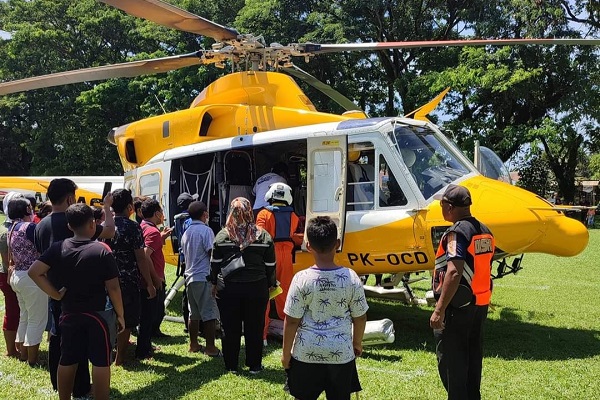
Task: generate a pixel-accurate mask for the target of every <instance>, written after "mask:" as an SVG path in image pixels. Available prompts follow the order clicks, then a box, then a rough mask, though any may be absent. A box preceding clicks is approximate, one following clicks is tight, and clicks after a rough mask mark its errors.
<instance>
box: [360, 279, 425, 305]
mask: <svg viewBox="0 0 600 400" xmlns="http://www.w3.org/2000/svg"><path fill="white" fill-rule="evenodd" d="M425 279H428V278H426V277H423V276H421V277H417V278H414V279H411V278H410V274H409V273H406V274H395V275H392V277H391V278H387V279H386V280H384V282H383V285H382V286H370V285H363V288H364V290H365V294H366V295H367V296H369V297H376V298H380V299H388V300H399V301H401V302H403V303H405V304H415V305H432V304H435V299H433V294H431V295H430V293H429V292H427V294H426V296H425V298H424V299H423V298H419V297H417V296H415V294H414V292H413V290H412V289H411V287H410V285H411V284H413V283H415V282H419V281H422V280H425ZM398 284H402V286H401V287H397V285H398Z"/></svg>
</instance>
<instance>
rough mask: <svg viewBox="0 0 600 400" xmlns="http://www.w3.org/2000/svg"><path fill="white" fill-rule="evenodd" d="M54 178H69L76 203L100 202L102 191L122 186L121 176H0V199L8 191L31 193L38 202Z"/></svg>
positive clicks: (92, 204) (41, 200)
mask: <svg viewBox="0 0 600 400" xmlns="http://www.w3.org/2000/svg"><path fill="white" fill-rule="evenodd" d="M54 178H67V179H71V180H72V181H73V182H75V184H76V185H77V187H78V189H77V191H76V192H75V197H76V199H77V202H78V203H85V204H88V205H90V206H96V205H100V204H102V199H103V197H102V193H103V192H106V191H107V190H115V189H119V188H122V187H123V177H122V176H0V200H2V199H3V198H4V196H5V195H6V194H7V193H8V192H19V193H23V194H31V195H33V196H34V197H35V199H36V201H37V203H38V204H40V203H42V202H44V201H46V200H48V197H47V195H46V191H47V190H48V185H50V181H51V180H52V179H54Z"/></svg>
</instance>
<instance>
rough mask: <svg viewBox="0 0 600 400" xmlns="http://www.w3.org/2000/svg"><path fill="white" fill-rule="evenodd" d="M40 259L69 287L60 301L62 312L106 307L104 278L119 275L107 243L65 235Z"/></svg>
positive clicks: (105, 279) (59, 280)
mask: <svg viewBox="0 0 600 400" xmlns="http://www.w3.org/2000/svg"><path fill="white" fill-rule="evenodd" d="M39 260H40V261H41V262H43V263H44V264H47V265H49V266H50V271H49V272H52V275H53V276H55V277H56V278H57V280H58V282H62V286H64V287H66V288H67V291H66V293H65V295H64V297H63V298H62V302H61V303H62V311H63V312H84V311H104V309H105V306H106V290H105V285H104V282H105V281H108V280H110V279H113V278H117V277H118V276H119V271H118V270H117V263H116V261H115V258H114V256H113V255H112V251H111V250H110V248H109V247H108V245H107V244H106V243H101V242H96V241H91V240H84V241H78V240H75V239H72V238H70V239H66V240H64V241H62V242H57V243H53V244H52V245H51V246H50V248H49V249H48V250H46V251H45V252H44V253H43V254H42V255H41V256H40V258H39ZM57 289H60V287H57Z"/></svg>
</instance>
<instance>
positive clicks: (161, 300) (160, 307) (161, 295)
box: [151, 282, 167, 336]
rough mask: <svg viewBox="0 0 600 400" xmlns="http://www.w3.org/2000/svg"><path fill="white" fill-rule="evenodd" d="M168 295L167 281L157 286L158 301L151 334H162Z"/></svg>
mask: <svg viewBox="0 0 600 400" xmlns="http://www.w3.org/2000/svg"><path fill="white" fill-rule="evenodd" d="M166 297H167V283H166V282H163V284H162V287H160V288H156V303H155V304H154V316H153V317H152V318H153V320H152V327H151V334H152V336H156V335H159V334H160V324H161V323H162V321H163V318H164V317H165V298H166Z"/></svg>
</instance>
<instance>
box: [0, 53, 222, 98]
mask: <svg viewBox="0 0 600 400" xmlns="http://www.w3.org/2000/svg"><path fill="white" fill-rule="evenodd" d="M211 62H215V61H214V60H211V59H205V58H203V53H202V52H200V51H197V52H194V53H189V54H182V55H178V56H170V57H162V58H154V59H151V60H140V61H131V62H127V63H121V64H111V65H104V66H101V67H93V68H84V69H76V70H73V71H65V72H57V73H54V74H48V75H41V76H36V77H33V78H26V79H19V80H15V81H9V82H4V83H0V95H4V94H10V93H16V92H23V91H26V90H34V89H41V88H47V87H52V86H59V85H67V84H71V83H80V82H90V81H99V80H103V79H110V78H126V77H134V76H139V75H147V74H148V75H149V74H158V73H161V72H168V71H172V70H175V69H179V68H183V67H188V66H190V65H198V64H208V63H211Z"/></svg>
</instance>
